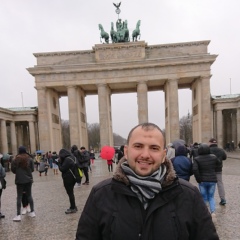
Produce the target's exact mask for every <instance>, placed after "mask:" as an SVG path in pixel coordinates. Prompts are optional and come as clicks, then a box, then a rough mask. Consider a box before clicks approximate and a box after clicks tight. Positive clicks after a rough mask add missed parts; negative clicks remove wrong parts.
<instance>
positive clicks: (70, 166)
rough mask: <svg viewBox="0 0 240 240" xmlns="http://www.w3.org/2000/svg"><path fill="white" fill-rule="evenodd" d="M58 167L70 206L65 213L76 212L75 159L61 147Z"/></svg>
mask: <svg viewBox="0 0 240 240" xmlns="http://www.w3.org/2000/svg"><path fill="white" fill-rule="evenodd" d="M58 167H59V170H60V171H61V172H62V179H63V185H64V187H65V189H66V192H67V195H68V197H69V201H70V208H68V209H67V210H66V211H65V213H66V214H69V213H76V212H77V210H78V209H77V207H76V204H75V196H74V191H73V188H74V185H75V183H76V176H75V175H74V168H75V159H74V156H73V155H72V154H71V153H70V152H69V151H67V150H66V149H61V150H60V151H59V161H58Z"/></svg>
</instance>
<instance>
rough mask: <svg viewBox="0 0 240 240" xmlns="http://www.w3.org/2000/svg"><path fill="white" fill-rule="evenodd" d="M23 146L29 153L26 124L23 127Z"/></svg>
mask: <svg viewBox="0 0 240 240" xmlns="http://www.w3.org/2000/svg"><path fill="white" fill-rule="evenodd" d="M23 146H25V147H26V148H27V151H30V146H29V131H28V125H27V122H25V124H24V125H23Z"/></svg>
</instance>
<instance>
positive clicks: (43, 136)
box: [37, 88, 52, 152]
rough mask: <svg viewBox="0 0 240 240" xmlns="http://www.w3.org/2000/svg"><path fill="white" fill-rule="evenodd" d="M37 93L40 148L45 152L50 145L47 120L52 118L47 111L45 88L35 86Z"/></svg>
mask: <svg viewBox="0 0 240 240" xmlns="http://www.w3.org/2000/svg"><path fill="white" fill-rule="evenodd" d="M37 95H38V129H39V139H40V142H39V143H40V149H41V150H43V151H45V152H47V151H48V149H49V148H50V147H51V142H50V134H49V132H50V127H49V121H50V119H52V117H51V116H49V112H48V98H47V88H37Z"/></svg>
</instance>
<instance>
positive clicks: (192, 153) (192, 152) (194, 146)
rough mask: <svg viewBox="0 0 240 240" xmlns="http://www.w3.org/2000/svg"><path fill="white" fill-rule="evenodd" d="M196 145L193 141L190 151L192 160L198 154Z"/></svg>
mask: <svg viewBox="0 0 240 240" xmlns="http://www.w3.org/2000/svg"><path fill="white" fill-rule="evenodd" d="M198 146H199V144H198V143H197V142H195V143H194V144H193V146H192V149H191V151H190V158H191V159H192V160H193V159H194V158H195V157H197V156H198Z"/></svg>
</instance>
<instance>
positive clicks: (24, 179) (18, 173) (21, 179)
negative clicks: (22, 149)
mask: <svg viewBox="0 0 240 240" xmlns="http://www.w3.org/2000/svg"><path fill="white" fill-rule="evenodd" d="M23 161H27V167H22V165H21V162H23ZM11 171H12V172H13V173H14V174H15V184H26V183H32V182H33V176H32V172H33V171H34V163H33V159H32V157H31V156H30V155H29V154H27V153H23V154H18V155H17V156H16V158H15V159H14V160H13V161H12V163H11Z"/></svg>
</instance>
